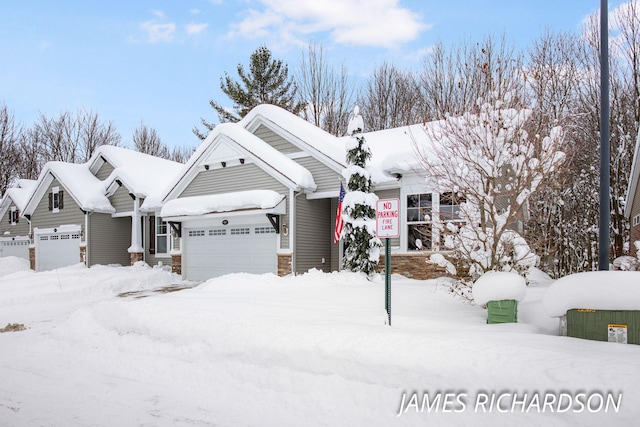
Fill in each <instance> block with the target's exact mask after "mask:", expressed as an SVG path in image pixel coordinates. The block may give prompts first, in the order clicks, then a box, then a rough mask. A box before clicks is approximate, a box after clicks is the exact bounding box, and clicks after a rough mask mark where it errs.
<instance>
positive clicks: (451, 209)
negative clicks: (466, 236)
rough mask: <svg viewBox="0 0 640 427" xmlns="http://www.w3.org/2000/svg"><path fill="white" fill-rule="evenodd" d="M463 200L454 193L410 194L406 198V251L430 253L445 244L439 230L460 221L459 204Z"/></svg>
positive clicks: (460, 223)
mask: <svg viewBox="0 0 640 427" xmlns="http://www.w3.org/2000/svg"><path fill="white" fill-rule="evenodd" d="M462 202H464V198H462V197H460V196H458V195H456V194H455V193H454V192H444V193H441V194H438V193H421V194H409V195H408V196H407V250H409V251H430V250H435V249H437V248H438V247H440V248H442V247H443V244H444V234H445V233H440V232H439V229H440V226H443V225H444V226H445V227H444V228H445V229H446V228H447V227H446V224H447V223H455V224H456V225H458V226H461V225H463V224H464V222H463V221H462V220H461V219H460V204H461V203H462Z"/></svg>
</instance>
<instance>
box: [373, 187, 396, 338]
mask: <svg viewBox="0 0 640 427" xmlns="http://www.w3.org/2000/svg"><path fill="white" fill-rule="evenodd" d="M376 235H377V236H378V238H379V239H385V244H384V248H385V254H384V284H385V299H384V308H385V310H386V312H387V324H388V325H389V326H391V239H392V238H394V237H398V236H400V200H399V199H384V200H378V201H377V202H376Z"/></svg>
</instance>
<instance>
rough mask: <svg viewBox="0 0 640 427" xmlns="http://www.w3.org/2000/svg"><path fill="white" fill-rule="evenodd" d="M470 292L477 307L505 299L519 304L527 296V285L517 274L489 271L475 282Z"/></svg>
mask: <svg viewBox="0 0 640 427" xmlns="http://www.w3.org/2000/svg"><path fill="white" fill-rule="evenodd" d="M472 292H473V300H474V301H475V303H476V304H477V305H485V304H486V303H488V302H489V301H500V300H505V299H513V300H516V301H518V302H519V301H522V300H523V299H524V297H525V296H526V294H527V284H526V282H525V280H524V277H522V276H520V275H519V274H518V273H511V272H506V271H489V272H487V273H485V274H483V275H482V276H480V277H479V278H478V279H477V280H476V282H475V283H474V284H473V290H472Z"/></svg>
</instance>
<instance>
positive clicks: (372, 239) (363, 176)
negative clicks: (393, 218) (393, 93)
mask: <svg viewBox="0 0 640 427" xmlns="http://www.w3.org/2000/svg"><path fill="white" fill-rule="evenodd" d="M363 127H364V121H363V119H362V116H361V115H360V113H359V109H358V107H356V108H355V109H354V112H353V118H352V119H351V121H350V122H349V127H348V129H347V132H348V133H350V134H351V138H350V140H349V142H347V147H346V148H347V165H348V166H347V168H346V169H345V170H344V172H343V176H344V178H345V179H346V180H347V194H346V195H345V197H344V201H343V204H344V211H343V218H344V220H345V229H344V247H345V249H344V259H343V267H344V268H345V269H346V270H351V271H361V272H363V273H366V274H367V275H368V276H371V275H372V274H374V273H375V271H376V267H377V265H378V260H379V258H380V248H381V247H382V243H381V242H380V239H378V238H377V237H376V235H375V226H376V225H375V216H376V210H375V205H376V201H377V200H378V196H376V195H375V194H374V193H372V190H373V184H372V182H371V175H370V173H369V171H368V169H367V161H368V160H369V159H370V158H371V150H370V149H369V146H368V145H367V142H366V141H365V138H364V136H363V135H362V130H363Z"/></svg>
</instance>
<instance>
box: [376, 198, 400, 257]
mask: <svg viewBox="0 0 640 427" xmlns="http://www.w3.org/2000/svg"><path fill="white" fill-rule="evenodd" d="M375 193H376V196H378V199H381V200H382V199H398V200H400V206H402V204H404V203H407V201H406V200H402V199H400V189H399V188H394V189H391V190H381V191H376V192H375ZM406 223H407V222H406V221H404V220H403V218H400V234H402V233H403V232H405V233H406V230H403V229H402V227H403V224H406ZM382 243H384V241H383V242H382ZM391 246H392V247H399V246H400V238H399V237H396V238H393V239H391Z"/></svg>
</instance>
